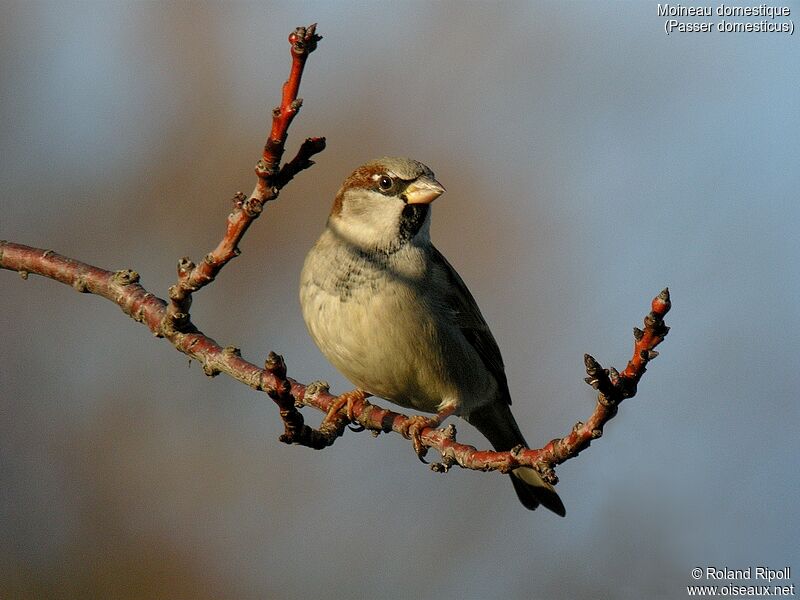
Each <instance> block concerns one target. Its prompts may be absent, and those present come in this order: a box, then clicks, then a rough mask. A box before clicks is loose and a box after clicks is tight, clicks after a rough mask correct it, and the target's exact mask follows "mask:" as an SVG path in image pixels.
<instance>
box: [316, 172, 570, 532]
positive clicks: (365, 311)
mask: <svg viewBox="0 0 800 600" xmlns="http://www.w3.org/2000/svg"><path fill="white" fill-rule="evenodd" d="M444 191H445V189H444V187H443V186H442V185H441V184H440V183H439V182H438V181H437V180H436V178H435V176H434V174H433V171H431V169H430V168H428V167H427V166H425V165H424V164H422V163H421V162H418V161H416V160H412V159H409V158H398V157H383V158H379V159H377V160H373V161H371V162H368V163H366V164H364V165H362V166H360V167H358V168H357V169H356V170H355V171H353V172H352V173H351V174H350V175H349V176H348V177H347V178H346V179H345V180H344V183H343V184H342V186H341V188H340V189H339V191H338V193H337V194H336V197H335V199H334V201H333V207H332V208H331V212H330V215H329V217H328V220H327V223H326V226H325V229H324V230H323V232H322V234H321V235H320V237H319V239H318V240H317V241H316V243H315V244H314V246H313V247H312V248H311V250H310V251H309V252H308V254H307V256H306V259H305V262H304V264H303V269H302V272H301V275H300V305H301V310H302V313H303V319H304V321H305V323H306V327H307V328H308V331H309V333H310V335H311V338H312V339H313V340H314V342H315V343H316V345H317V346H318V347H319V349H320V351H321V352H322V354H323V355H324V356H325V357H326V358H327V359H328V361H330V362H331V363H332V364H333V366H334V367H336V368H337V369H338V370H339V371H340V372H341V373H342V374H343V375H344V376H345V377H346V378H347V379H348V380H349V381H350V382H351V383H353V384H354V385H355V386H356V388H357V390H360V391H361V392H362V393H364V394H365V395H372V396H377V397H380V398H384V399H386V400H388V401H390V402H392V403H394V404H397V405H399V406H402V407H405V408H410V409H414V410H416V411H419V412H423V413H433V414H434V415H435V416H434V417H422V416H417V417H412V418H411V419H410V420H409V421H408V423H410V425H409V426H408V429H407V430H406V431H404V434H406V437H410V438H411V439H412V440H415V449H416V450H417V452H418V454H420V457H422V452H424V449H423V448H422V446H421V442H420V441H419V436H420V431H421V430H422V429H424V428H425V427H437V426H438V425H439V424H440V423H441V421H442V420H444V419H445V418H447V417H448V416H450V415H456V416H458V417H461V418H463V419H464V420H466V421H467V422H468V423H470V424H472V425H473V426H474V427H475V428H476V429H477V430H478V431H479V432H480V433H481V434H482V435H483V436H484V437H486V438H487V440H488V441H489V442H490V443H491V444H492V446H493V447H494V449H495V450H497V451H507V450H511V449H512V448H515V447H517V446H520V445H522V446H525V447H527V443H526V442H525V438H524V437H523V435H522V433H521V431H520V428H519V426H518V425H517V422H516V420H515V419H514V416H513V415H512V413H511V406H510V405H511V395H510V393H509V389H508V381H507V378H506V374H505V366H504V364H503V359H502V356H501V354H500V349H499V347H498V345H497V342H496V341H495V339H494V336H493V335H492V333H491V331H490V330H489V326H488V325H487V324H486V321H485V319H484V318H483V315H482V314H481V312H480V309H479V308H478V305H477V303H476V302H475V299H474V298H473V296H472V294H471V293H470V291H469V289H468V288H467V286H466V284H465V283H464V281H463V280H462V279H461V277H460V276H459V275H458V273H457V272H456V270H455V269H454V268H453V267H452V266H451V265H450V263H449V262H448V261H447V259H446V258H445V257H444V256H443V255H442V253H441V252H439V250H437V249H436V247H435V246H434V245H433V243H432V242H431V237H430V224H431V203H432V202H433V201H434V200H435V199H436V198H438V197H439V196H441V195H442V194H443V193H444ZM337 410H338V409H337ZM510 475H511V480H512V482H513V484H514V490H515V491H516V493H517V496H518V497H519V500H520V501H521V502H522V504H523V505H524V506H525V507H526V508H528V509H530V510H533V509H535V508H536V507H538V506H539V505H540V504H541V505H543V506H545V507H546V508H548V509H550V510H551V511H553V512H555V513H556V514H558V515H560V516H564V515H565V508H564V504H563V503H562V501H561V499H560V498H559V496H558V494H557V493H556V491H555V489H554V488H553V486H552V485H550V484H549V483H547V482H546V481H544V479H542V477H541V475H540V474H539V472H538V471H536V470H535V469H533V468H531V467H518V468H516V469H514V470H513V471H512V472H511V473H510Z"/></svg>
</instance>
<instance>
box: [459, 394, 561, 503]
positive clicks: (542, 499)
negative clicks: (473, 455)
mask: <svg viewBox="0 0 800 600" xmlns="http://www.w3.org/2000/svg"><path fill="white" fill-rule="evenodd" d="M467 421H468V422H469V423H470V424H472V425H473V426H474V427H475V428H476V429H477V430H478V431H480V432H481V433H482V434H483V435H484V436H485V437H486V439H488V440H489V442H490V443H491V444H492V446H493V447H494V449H495V450H497V451H498V452H505V451H506V450H511V448H513V447H514V446H518V445H519V444H522V445H523V446H527V445H528V444H527V443H526V442H525V438H524V437H523V436H522V432H521V431H520V430H519V426H518V425H517V422H516V421H515V420H514V415H512V414H511V408H510V407H509V406H508V404H507V403H506V402H504V401H502V400H500V401H496V402H491V403H489V404H488V405H486V406H483V407H481V408H479V409H477V410H474V411H472V413H470V414H469V416H468V417H467ZM510 475H511V482H512V483H513V484H514V491H515V492H517V496H519V500H520V502H522V504H523V505H524V506H525V508H528V509H530V510H533V509H535V508H536V507H537V506H539V504H541V505H542V506H544V507H545V508H549V509H550V510H552V511H553V512H554V513H556V514H557V515H560V516H562V517H563V516H564V515H565V514H566V509H565V508H564V504H563V503H562V502H561V498H559V497H558V494H557V493H556V490H555V489H554V488H553V486H552V485H550V484H549V483H547V482H546V481H544V480H543V479H542V477H541V475H539V473H538V472H537V471H535V470H534V469H532V468H530V467H519V468H517V469H514V470H513V471H512V472H511V473H510Z"/></svg>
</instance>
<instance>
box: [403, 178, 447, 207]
mask: <svg viewBox="0 0 800 600" xmlns="http://www.w3.org/2000/svg"><path fill="white" fill-rule="evenodd" d="M443 193H444V186H442V184H441V183H439V182H438V181H436V180H435V179H434V178H433V177H426V176H424V175H423V176H422V177H418V178H417V179H415V180H414V181H413V182H412V183H410V184H409V186H408V187H407V188H406V191H405V192H404V194H405V197H406V202H408V203H409V204H430V203H431V202H433V201H434V200H436V199H437V198H438V197H439V196H441V195H442V194H443Z"/></svg>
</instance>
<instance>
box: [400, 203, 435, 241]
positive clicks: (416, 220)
mask: <svg viewBox="0 0 800 600" xmlns="http://www.w3.org/2000/svg"><path fill="white" fill-rule="evenodd" d="M429 209H430V206H428V205H427V204H406V205H405V206H404V207H403V212H402V213H400V232H399V233H400V240H401V241H403V242H407V241H408V240H410V239H411V238H413V237H414V236H415V235H417V233H418V232H419V230H420V228H421V227H422V224H423V223H424V222H425V217H427V216H428V210H429Z"/></svg>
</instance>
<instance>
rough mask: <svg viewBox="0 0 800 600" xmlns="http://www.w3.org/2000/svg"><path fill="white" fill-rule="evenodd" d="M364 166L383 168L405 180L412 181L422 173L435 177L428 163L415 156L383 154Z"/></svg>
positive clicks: (389, 173)
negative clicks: (425, 163) (423, 162)
mask: <svg viewBox="0 0 800 600" xmlns="http://www.w3.org/2000/svg"><path fill="white" fill-rule="evenodd" d="M364 167H377V168H382V169H384V170H386V171H387V174H388V175H394V176H396V177H398V178H400V179H402V180H404V181H411V180H414V179H416V178H417V177H421V176H422V175H425V176H426V177H431V178H435V177H434V174H433V171H431V170H430V168H428V166H427V165H424V164H422V163H421V162H419V161H418V160H414V159H413V158H405V157H401V156H383V157H381V158H378V159H375V160H373V161H370V162H368V163H367V164H365V165H364Z"/></svg>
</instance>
